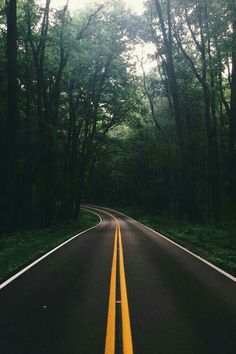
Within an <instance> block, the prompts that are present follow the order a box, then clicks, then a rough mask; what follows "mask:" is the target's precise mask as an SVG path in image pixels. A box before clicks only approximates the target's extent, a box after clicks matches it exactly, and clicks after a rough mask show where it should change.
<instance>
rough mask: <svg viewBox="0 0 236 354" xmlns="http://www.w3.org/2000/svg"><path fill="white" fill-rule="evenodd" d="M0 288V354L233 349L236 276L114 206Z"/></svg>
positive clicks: (177, 353) (202, 353) (229, 353)
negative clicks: (95, 223)
mask: <svg viewBox="0 0 236 354" xmlns="http://www.w3.org/2000/svg"><path fill="white" fill-rule="evenodd" d="M86 208H88V209H89V210H91V211H93V212H95V213H97V214H98V215H99V216H100V218H101V222H100V223H99V224H98V225H97V226H96V227H94V228H91V229H90V230H88V231H86V232H83V233H81V234H79V235H77V236H76V237H74V238H73V239H71V240H70V241H69V242H66V243H65V244H64V245H63V246H62V247H59V248H57V249H55V250H54V251H53V252H50V254H48V255H47V256H45V257H43V259H41V260H39V261H37V262H34V264H32V265H30V266H29V267H27V268H26V269H25V270H23V271H22V272H20V273H19V274H17V275H16V276H14V277H13V278H11V279H10V280H8V281H7V282H5V283H3V284H2V285H0V352H1V354H122V353H123V354H133V353H135V354H210V353H212V354H213V353H214V354H234V353H236V279H235V278H233V277H232V276H230V275H227V274H226V273H224V272H221V271H220V270H218V269H216V268H214V267H213V266H211V265H210V264H208V263H207V262H204V260H201V259H199V258H198V257H196V256H195V255H193V254H191V253H190V252H188V251H187V250H185V249H183V248H182V247H179V246H178V245H176V244H175V243H173V242H172V241H170V240H168V239H167V238H165V237H163V236H162V235H160V234H158V233H156V232H155V231H153V230H151V229H149V228H147V227H145V226H144V225H142V224H139V223H138V222H136V221H134V220H132V219H130V218H128V217H127V216H125V215H123V214H120V213H118V212H116V211H113V210H109V209H104V208H100V207H88V206H87V207H86Z"/></svg>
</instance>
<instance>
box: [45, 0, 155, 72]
mask: <svg viewBox="0 0 236 354" xmlns="http://www.w3.org/2000/svg"><path fill="white" fill-rule="evenodd" d="M123 1H124V3H126V4H127V7H129V8H131V9H132V10H134V11H135V12H136V13H137V14H138V15H141V14H142V13H143V12H144V0H123ZM41 2H44V0H41ZM97 2H98V3H99V2H100V3H101V2H102V1H98V0H97ZM92 3H94V0H69V9H70V11H74V10H76V9H82V8H84V7H86V6H89V5H90V4H92ZM65 4H66V0H52V2H51V5H52V7H56V8H57V7H62V6H63V5H65ZM154 51H155V47H154V45H153V44H151V43H146V44H145V45H137V46H136V48H135V52H134V61H135V62H137V72H138V73H139V74H141V73H142V70H141V67H140V65H139V63H138V61H139V60H141V59H144V63H143V64H144V68H145V71H149V70H150V69H151V68H153V67H154V66H156V63H155V62H153V61H151V60H149V59H148V55H149V54H153V53H154ZM137 58H139V59H138V60H137Z"/></svg>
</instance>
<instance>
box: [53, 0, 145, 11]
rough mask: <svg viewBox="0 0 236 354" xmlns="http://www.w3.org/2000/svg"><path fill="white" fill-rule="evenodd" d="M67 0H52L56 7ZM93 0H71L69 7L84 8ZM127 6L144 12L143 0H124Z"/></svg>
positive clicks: (72, 8)
mask: <svg viewBox="0 0 236 354" xmlns="http://www.w3.org/2000/svg"><path fill="white" fill-rule="evenodd" d="M65 2H66V0H52V5H53V6H55V7H59V6H63V5H64V4H65ZM92 2H93V1H91V0H69V8H70V10H71V11H73V10H76V9H78V8H83V7H85V6H86V5H89V3H92ZM124 2H125V3H126V4H127V6H129V7H131V8H132V9H133V10H135V12H136V13H138V14H141V13H142V12H143V9H144V7H143V2H144V1H143V0H124Z"/></svg>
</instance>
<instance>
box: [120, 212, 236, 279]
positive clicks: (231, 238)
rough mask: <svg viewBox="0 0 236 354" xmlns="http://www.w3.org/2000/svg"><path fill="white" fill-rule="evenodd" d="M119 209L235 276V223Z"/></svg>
mask: <svg viewBox="0 0 236 354" xmlns="http://www.w3.org/2000/svg"><path fill="white" fill-rule="evenodd" d="M118 210H119V208H118ZM121 211H123V212H124V213H126V214H127V215H129V216H131V217H133V218H134V219H136V220H138V221H139V222H141V223H143V224H145V225H147V226H149V227H151V228H153V229H154V230H156V231H159V232H160V233H162V234H163V235H165V236H167V237H168V238H170V239H171V240H173V241H175V242H177V243H178V244H180V245H182V246H183V247H185V248H187V249H189V250H191V251H192V252H194V253H196V254H197V255H199V256H201V257H203V258H204V259H206V260H208V261H209V262H211V263H213V264H215V265H216V266H218V267H219V268H221V269H223V270H225V271H226V272H228V273H230V274H232V275H234V276H236V225H235V224H226V225H223V226H221V227H218V226H216V225H208V224H190V223H187V222H183V221H180V220H176V219H174V218H167V217H160V216H155V215H148V214H145V213H143V212H142V211H140V210H134V209H131V208H128V209H122V210H121Z"/></svg>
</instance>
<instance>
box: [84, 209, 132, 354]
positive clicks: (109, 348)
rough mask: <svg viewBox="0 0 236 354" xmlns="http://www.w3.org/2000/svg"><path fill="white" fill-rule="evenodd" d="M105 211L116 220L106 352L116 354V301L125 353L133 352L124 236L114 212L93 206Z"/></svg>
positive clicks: (106, 353) (130, 353)
mask: <svg viewBox="0 0 236 354" xmlns="http://www.w3.org/2000/svg"><path fill="white" fill-rule="evenodd" d="M91 209H94V210H98V211H100V212H103V213H105V214H107V215H109V216H110V217H112V219H113V220H115V222H116V230H115V240H114V250H113V258H112V267H111V280H110V293H109V304H108V315H107V331H106V342H105V354H115V338H116V303H121V316H122V339H123V354H133V342H132V334H131V325H130V315H129V304H128V295H127V288H126V278H125V266H124V254H123V246H122V237H121V231H120V222H119V220H118V219H117V218H116V217H115V216H114V215H112V214H110V213H108V212H107V211H104V210H100V209H97V208H91ZM118 252H119V271H120V292H121V299H116V278H117V258H118V257H117V254H118Z"/></svg>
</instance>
